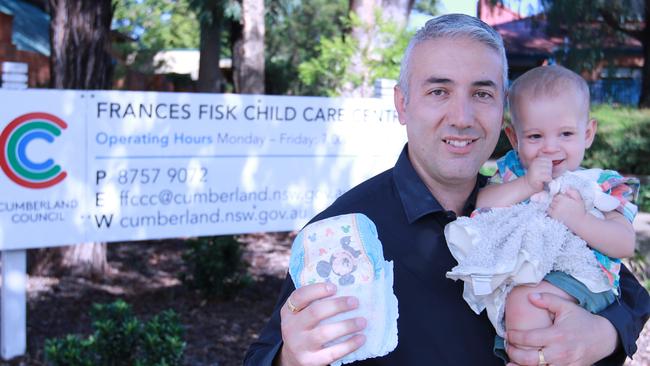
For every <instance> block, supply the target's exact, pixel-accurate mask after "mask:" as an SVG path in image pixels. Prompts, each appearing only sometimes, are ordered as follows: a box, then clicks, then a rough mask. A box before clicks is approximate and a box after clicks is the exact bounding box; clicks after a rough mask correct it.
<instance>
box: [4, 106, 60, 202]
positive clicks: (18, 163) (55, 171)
mask: <svg viewBox="0 0 650 366" xmlns="http://www.w3.org/2000/svg"><path fill="white" fill-rule="evenodd" d="M67 127H68V125H67V124H66V123H65V122H63V121H62V120H61V119H60V118H58V117H56V116H53V115H51V114H49V113H28V114H24V115H22V116H20V117H18V118H16V119H14V120H13V121H11V123H9V125H7V127H5V129H4V130H3V131H2V134H0V167H1V168H2V170H3V171H4V172H5V174H7V176H8V177H9V179H11V180H13V181H14V182H16V183H18V184H19V185H21V186H23V187H27V188H35V189H37V188H48V187H51V186H53V185H55V184H57V183H59V182H61V181H62V180H63V179H64V178H65V177H66V172H64V171H61V167H60V166H59V165H57V164H55V163H54V161H53V160H52V159H47V160H45V161H42V162H34V161H32V160H30V159H29V158H28V157H27V154H26V151H27V145H29V143H30V142H32V141H33V140H36V139H41V140H45V141H47V142H49V143H52V142H53V141H54V138H55V137H57V136H59V135H61V130H64V129H66V128H67Z"/></svg>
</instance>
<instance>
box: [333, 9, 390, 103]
mask: <svg viewBox="0 0 650 366" xmlns="http://www.w3.org/2000/svg"><path fill="white" fill-rule="evenodd" d="M380 8H381V0H350V13H354V14H356V16H357V17H358V18H359V20H360V22H361V24H359V25H356V26H354V27H352V29H351V30H350V37H352V39H353V40H354V41H355V42H356V43H357V45H358V47H357V52H356V53H355V54H354V55H353V56H352V59H351V60H350V69H349V70H350V73H351V74H353V75H358V76H360V79H361V85H352V84H351V83H347V84H346V85H343V87H342V90H341V94H342V95H343V96H346V97H369V96H370V95H372V85H370V83H371V82H372V80H370V70H369V69H368V65H366V63H365V58H366V57H367V55H369V54H370V53H371V52H372V37H373V34H372V32H371V30H372V28H373V27H374V25H375V9H380Z"/></svg>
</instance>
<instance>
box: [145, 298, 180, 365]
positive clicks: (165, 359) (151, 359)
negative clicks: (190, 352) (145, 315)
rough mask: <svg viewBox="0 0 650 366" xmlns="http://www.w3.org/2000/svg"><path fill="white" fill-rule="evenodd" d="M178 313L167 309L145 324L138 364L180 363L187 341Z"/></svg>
mask: <svg viewBox="0 0 650 366" xmlns="http://www.w3.org/2000/svg"><path fill="white" fill-rule="evenodd" d="M182 334H183V328H181V325H180V319H179V318H178V315H177V314H176V313H175V312H174V311H172V310H166V311H163V312H162V313H160V314H158V315H156V316H154V317H153V318H151V320H149V322H147V323H146V324H145V325H144V332H143V337H142V338H141V343H140V353H139V355H140V358H139V360H138V361H137V362H136V366H148V365H178V364H180V363H181V359H182V357H183V350H184V349H185V342H183V338H182Z"/></svg>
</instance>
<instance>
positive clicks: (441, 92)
mask: <svg viewBox="0 0 650 366" xmlns="http://www.w3.org/2000/svg"><path fill="white" fill-rule="evenodd" d="M429 93H430V94H433V95H435V96H437V97H441V96H443V95H445V93H446V92H445V90H444V89H433V90H432V91H430V92H429Z"/></svg>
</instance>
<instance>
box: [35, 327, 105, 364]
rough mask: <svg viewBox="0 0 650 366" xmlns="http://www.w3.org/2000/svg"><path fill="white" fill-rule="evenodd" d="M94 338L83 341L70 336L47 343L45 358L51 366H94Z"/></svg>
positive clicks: (47, 341) (77, 337) (50, 340)
mask: <svg viewBox="0 0 650 366" xmlns="http://www.w3.org/2000/svg"><path fill="white" fill-rule="evenodd" d="M94 341H95V340H94V338H93V337H89V338H87V339H81V338H79V336H76V335H72V334H69V335H67V336H65V337H63V338H55V339H48V340H46V341H45V358H46V360H47V362H48V364H51V365H56V366H58V365H70V366H94V365H95V358H94V355H93V353H92V347H93V345H94Z"/></svg>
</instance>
